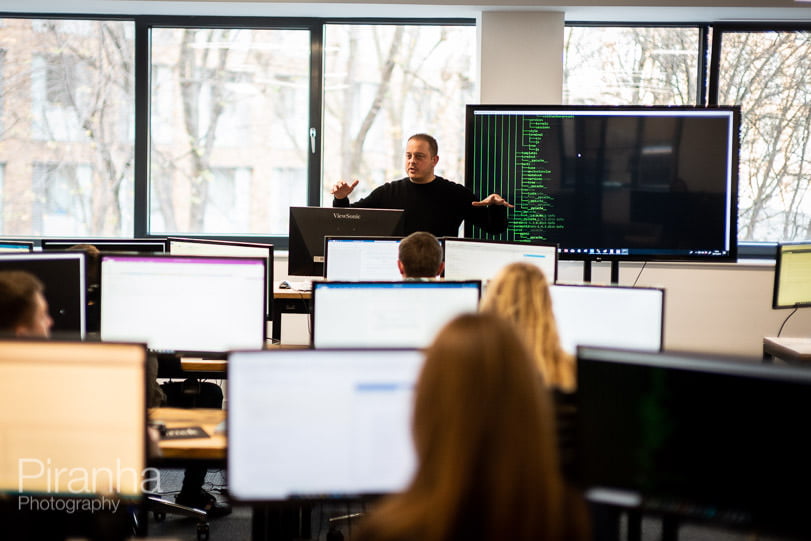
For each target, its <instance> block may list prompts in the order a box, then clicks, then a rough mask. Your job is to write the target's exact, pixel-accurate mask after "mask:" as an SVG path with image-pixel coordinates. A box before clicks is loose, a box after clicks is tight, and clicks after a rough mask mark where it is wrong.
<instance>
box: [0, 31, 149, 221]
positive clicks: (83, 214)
mask: <svg viewBox="0 0 811 541" xmlns="http://www.w3.org/2000/svg"><path fill="white" fill-rule="evenodd" d="M0 26H2V29H3V31H2V32H0V106H2V110H0V163H3V164H4V179H3V185H2V192H1V195H2V202H0V208H2V209H3V212H2V220H0V234H5V235H65V234H70V235H88V236H127V235H132V231H133V223H132V207H133V178H132V176H133V144H132V143H133V140H132V133H133V112H134V100H133V58H134V55H133V37H132V36H133V23H132V22H126V21H70V20H46V19H2V20H0Z"/></svg>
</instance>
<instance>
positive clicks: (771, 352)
mask: <svg viewBox="0 0 811 541" xmlns="http://www.w3.org/2000/svg"><path fill="white" fill-rule="evenodd" d="M775 358H777V359H782V360H784V361H785V362H787V363H790V364H805V363H811V338H796V337H785V338H781V337H777V336H766V337H765V338H763V362H765V363H768V362H772V360H773V359H775Z"/></svg>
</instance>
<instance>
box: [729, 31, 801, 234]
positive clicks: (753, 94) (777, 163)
mask: <svg viewBox="0 0 811 541" xmlns="http://www.w3.org/2000/svg"><path fill="white" fill-rule="evenodd" d="M809 57H811V33H809V32H725V33H724V34H723V41H722V49H721V67H720V81H719V98H718V100H719V103H730V104H740V105H741V114H742V117H743V119H742V126H741V160H740V164H741V165H740V189H739V195H738V201H739V220H738V224H739V225H738V228H739V234H738V238H739V240H748V241H780V240H801V239H808V238H811V197H809V173H811V85H809V83H811V62H809V61H808V59H809Z"/></svg>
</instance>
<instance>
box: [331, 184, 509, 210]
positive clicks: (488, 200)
mask: <svg viewBox="0 0 811 541" xmlns="http://www.w3.org/2000/svg"><path fill="white" fill-rule="evenodd" d="M355 182H356V183H357V181H355ZM336 197H338V196H336ZM471 205H473V206H474V207H487V206H490V205H503V206H505V207H508V208H515V205H511V204H509V203H508V202H507V200H506V199H504V198H503V197H501V196H500V195H498V194H497V193H491V194H490V195H488V196H487V197H485V198H484V199H482V200H481V201H473V203H471Z"/></svg>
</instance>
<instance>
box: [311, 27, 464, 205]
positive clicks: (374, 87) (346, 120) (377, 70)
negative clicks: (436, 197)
mask: <svg viewBox="0 0 811 541" xmlns="http://www.w3.org/2000/svg"><path fill="white" fill-rule="evenodd" d="M475 46H476V29H475V27H472V26H416V25H415V26H397V25H339V24H329V25H326V27H325V32H324V86H325V88H324V172H323V180H322V188H323V190H322V196H321V200H322V202H323V204H326V205H329V204H330V203H331V201H332V196H331V195H330V194H329V189H330V187H331V186H332V185H333V184H334V183H335V182H337V181H338V180H339V179H345V180H348V179H352V178H357V179H359V180H360V184H359V186H358V188H357V190H356V193H357V194H358V196H363V195H365V194H367V193H368V192H369V191H371V189H372V188H374V187H376V186H378V185H380V184H383V183H384V182H386V181H389V180H393V179H396V178H401V177H403V176H405V172H404V170H403V152H404V150H405V143H406V141H405V139H406V138H407V137H408V136H409V135H412V134H414V133H417V132H428V133H431V134H432V135H434V136H435V137H436V138H437V139H438V141H439V156H440V160H439V164H438V166H437V174H439V175H441V176H444V177H446V178H448V179H449V180H453V181H456V182H464V143H465V124H464V122H465V105H466V104H467V103H472V100H473V97H474V95H473V92H474V87H475V85H474V81H475V75H474V69H475V66H474V59H475V54H476V53H475ZM355 197H356V196H355V195H353V198H355Z"/></svg>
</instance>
